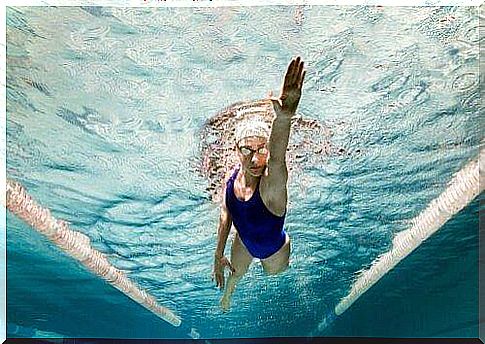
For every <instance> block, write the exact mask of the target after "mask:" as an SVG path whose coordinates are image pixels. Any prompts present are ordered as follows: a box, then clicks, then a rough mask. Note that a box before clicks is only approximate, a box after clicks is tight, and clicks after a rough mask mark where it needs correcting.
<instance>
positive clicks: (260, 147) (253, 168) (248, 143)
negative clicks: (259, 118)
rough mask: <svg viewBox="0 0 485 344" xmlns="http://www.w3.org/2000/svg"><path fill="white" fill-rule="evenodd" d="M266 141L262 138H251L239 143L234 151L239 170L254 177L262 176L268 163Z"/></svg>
mask: <svg viewBox="0 0 485 344" xmlns="http://www.w3.org/2000/svg"><path fill="white" fill-rule="evenodd" d="M267 144H268V141H267V140H266V139H265V138H264V137H259V136H251V137H246V138H244V139H242V140H241V141H239V143H238V144H237V147H236V151H237V154H238V157H239V161H240V162H241V168H242V169H243V170H244V171H245V172H248V173H249V174H250V175H252V176H254V177H260V176H262V175H263V173H264V170H265V168H266V163H267V162H268V155H269V151H268V147H267Z"/></svg>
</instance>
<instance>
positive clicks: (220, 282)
mask: <svg viewBox="0 0 485 344" xmlns="http://www.w3.org/2000/svg"><path fill="white" fill-rule="evenodd" d="M226 266H227V267H228V268H229V269H230V270H231V271H232V272H234V271H235V270H234V268H233V267H232V265H231V263H230V262H229V259H227V258H226V257H225V256H221V257H217V256H216V257H215V258H214V272H213V274H212V276H213V277H212V280H214V278H215V280H216V286H217V287H218V288H221V289H224V282H225V281H224V268H225V267H226Z"/></svg>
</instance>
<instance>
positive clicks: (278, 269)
mask: <svg viewBox="0 0 485 344" xmlns="http://www.w3.org/2000/svg"><path fill="white" fill-rule="evenodd" d="M289 266H290V265H289V264H285V265H282V266H278V267H275V268H268V267H267V268H265V269H264V272H265V273H266V274H267V275H278V274H280V273H282V272H285V271H286V270H287V269H288V267H289Z"/></svg>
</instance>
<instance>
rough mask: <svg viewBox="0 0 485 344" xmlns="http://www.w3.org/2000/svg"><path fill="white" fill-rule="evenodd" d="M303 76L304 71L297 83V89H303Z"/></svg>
mask: <svg viewBox="0 0 485 344" xmlns="http://www.w3.org/2000/svg"><path fill="white" fill-rule="evenodd" d="M305 74H306V70H304V71H303V73H302V74H301V78H300V80H299V81H298V88H299V89H301V88H302V87H303V80H305Z"/></svg>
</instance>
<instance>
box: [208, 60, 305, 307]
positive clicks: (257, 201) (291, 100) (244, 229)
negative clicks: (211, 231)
mask: <svg viewBox="0 0 485 344" xmlns="http://www.w3.org/2000/svg"><path fill="white" fill-rule="evenodd" d="M304 78H305V71H304V70H303V61H301V59H300V57H297V58H296V59H292V61H291V63H290V65H289V66H288V70H287V71H286V75H285V78H284V81H283V86H282V89H281V94H280V95H279V97H278V98H276V97H271V94H270V100H271V103H272V105H273V109H274V112H275V114H276V117H275V118H274V120H273V123H272V125H271V128H270V126H269V125H268V124H267V123H266V122H265V121H263V120H258V119H256V118H253V119H251V120H246V121H243V122H242V123H240V124H239V125H238V126H237V127H236V132H235V136H236V147H235V149H236V154H237V157H238V159H239V166H238V167H237V168H236V169H235V170H234V171H233V173H232V175H231V176H230V177H229V178H228V180H227V181H226V182H225V183H224V191H223V200H222V204H221V213H220V218H219V227H218V235H217V247H216V251H215V255H214V270H213V277H214V279H215V283H216V286H217V287H219V288H221V289H224V288H225V291H224V294H223V296H222V298H221V302H220V304H221V308H222V310H223V311H227V310H229V308H230V304H231V296H232V294H233V293H234V289H235V287H236V284H237V282H238V281H239V280H240V279H241V278H242V277H243V275H244V274H245V273H246V271H247V269H248V267H249V265H250V264H251V262H252V260H253V259H254V258H257V259H259V260H260V261H261V264H262V266H263V269H264V271H265V273H266V274H269V275H275V274H278V273H280V272H283V271H284V270H286V269H287V268H288V266H289V257H290V237H289V236H288V234H287V233H286V232H285V230H284V228H283V226H284V221H285V216H286V206H287V201H288V192H287V181H288V169H287V164H286V150H287V147H288V142H289V136H290V126H291V119H292V118H293V116H294V115H295V113H296V109H297V107H298V103H299V101H300V97H301V89H302V85H303V80H304ZM233 224H234V227H235V229H236V235H235V237H234V241H233V243H232V247H231V260H230V261H229V260H228V259H227V257H225V255H224V250H225V247H226V242H227V238H228V236H229V232H230V230H231V226H232V225H233ZM226 267H227V268H229V269H230V270H231V274H230V276H229V278H228V280H227V282H226V281H225V277H224V269H225V268H226Z"/></svg>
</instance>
